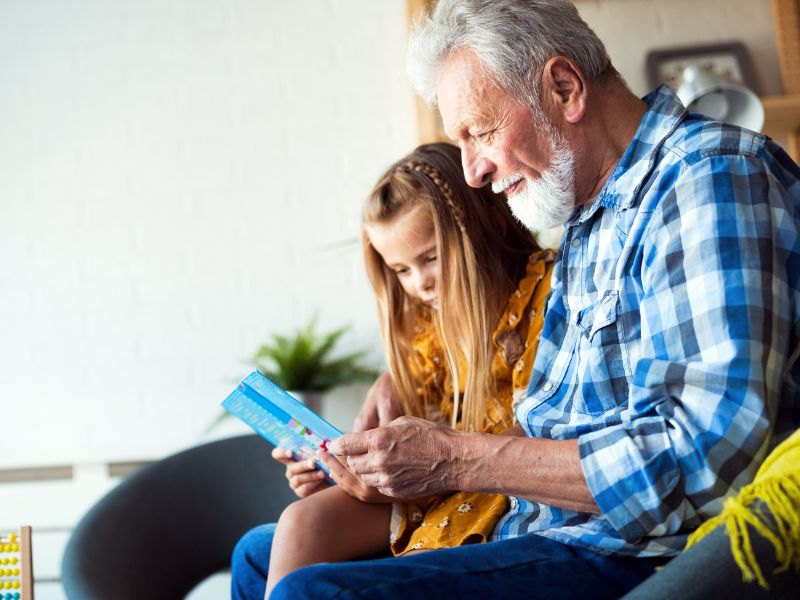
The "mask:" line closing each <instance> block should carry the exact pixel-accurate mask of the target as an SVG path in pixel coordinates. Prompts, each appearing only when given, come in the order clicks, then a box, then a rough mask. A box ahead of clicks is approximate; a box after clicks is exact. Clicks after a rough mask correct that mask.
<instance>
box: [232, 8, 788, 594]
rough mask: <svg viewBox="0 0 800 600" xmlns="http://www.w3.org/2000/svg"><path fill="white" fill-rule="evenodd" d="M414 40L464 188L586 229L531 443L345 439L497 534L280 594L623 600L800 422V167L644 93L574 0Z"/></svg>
mask: <svg viewBox="0 0 800 600" xmlns="http://www.w3.org/2000/svg"><path fill="white" fill-rule="evenodd" d="M409 52H410V58H409V71H410V73H411V76H412V79H413V81H414V83H415V85H416V86H417V88H418V90H419V92H420V93H421V94H422V95H423V97H425V98H426V99H427V100H429V101H431V102H435V103H437V104H438V106H439V110H440V112H441V115H442V120H443V123H444V127H445V131H446V132H447V134H448V136H450V137H451V138H452V139H453V140H454V141H455V142H457V143H458V145H459V146H460V147H461V151H462V156H463V166H464V174H465V177H466V179H467V181H468V182H469V183H470V184H471V185H473V186H484V185H491V186H492V187H493V188H494V189H495V190H496V191H503V192H505V194H506V195H507V197H508V202H509V204H510V206H511V208H512V210H513V211H514V213H515V214H516V215H517V217H518V218H519V219H520V220H521V221H522V222H524V223H525V224H526V225H528V226H529V227H530V228H531V229H540V228H543V227H552V226H554V225H559V224H566V231H565V234H564V238H563V241H562V245H561V249H560V252H559V257H558V262H557V264H556V266H555V270H554V276H553V281H552V294H551V297H550V299H549V301H548V304H547V313H546V315H545V324H544V330H543V332H542V337H541V342H540V345H539V351H538V355H537V358H536V363H535V367H534V374H533V378H532V380H531V383H530V387H529V389H528V394H527V396H526V397H525V398H524V399H523V400H522V401H521V402H520V404H519V405H518V407H517V409H516V416H517V419H518V421H519V423H520V425H521V427H522V429H523V430H524V436H522V437H500V436H493V435H489V434H481V433H470V432H456V431H452V430H450V429H448V428H446V427H443V426H439V425H436V424H432V423H429V422H426V421H423V420H420V419H415V418H410V417H402V418H400V419H396V420H394V421H392V422H391V423H389V424H388V425H386V426H382V427H379V428H376V429H373V430H370V431H366V432H362V433H354V434H349V435H345V436H343V437H342V438H340V439H339V440H337V441H335V442H333V443H332V444H331V451H332V452H333V453H334V454H336V455H338V457H339V459H340V460H341V461H343V462H345V463H346V465H347V466H348V468H349V469H350V470H351V471H352V472H354V473H356V474H357V475H358V476H360V477H361V478H362V480H363V481H364V482H366V483H368V484H370V485H373V486H375V487H377V488H378V489H379V490H380V491H382V492H383V493H385V494H388V495H390V496H394V497H397V498H410V497H416V496H423V495H427V494H432V493H437V492H442V491H445V490H453V489H459V490H469V491H478V492H495V493H498V492H499V493H504V494H507V495H509V496H510V499H511V502H510V509H509V511H508V513H507V514H506V515H505V517H504V518H503V519H501V521H500V523H499V524H498V525H497V527H496V529H495V531H494V535H493V539H494V541H493V542H490V543H488V544H483V545H479V546H466V547H461V548H452V549H447V550H439V551H434V552H429V553H425V554H420V555H415V556H410V557H405V558H401V559H384V560H376V561H372V562H369V563H364V562H361V563H350V564H343V565H317V566H314V567H308V568H305V569H302V570H300V571H297V572H295V573H293V574H292V575H290V576H288V577H287V578H285V579H284V581H283V582H281V583H280V584H279V585H278V586H277V587H276V588H275V596H277V597H284V596H285V597H294V598H297V597H348V598H349V597H364V598H378V597H400V596H401V595H403V596H405V595H409V596H413V597H433V596H434V595H435V596H440V595H442V594H444V593H455V594H466V593H470V594H473V595H474V597H482V598H483V597H487V598H491V597H500V596H506V595H507V594H509V593H511V594H515V595H517V596H519V597H556V598H580V597H591V598H604V597H618V596H620V595H622V594H623V593H624V592H625V591H626V590H627V589H630V588H631V587H633V586H635V585H636V584H637V583H638V582H639V581H641V580H642V579H644V578H645V577H647V576H648V574H650V573H652V571H653V569H654V568H655V566H656V565H657V564H660V563H661V562H663V561H664V560H665V559H666V558H668V557H670V556H673V555H675V554H676V553H678V552H680V550H681V549H682V548H683V546H684V543H685V540H686V536H687V533H688V532H690V531H692V530H693V529H694V528H696V527H697V526H698V525H699V524H700V523H701V522H702V521H703V520H705V519H707V518H708V517H710V516H712V515H714V514H716V513H718V512H719V510H720V508H721V505H722V500H723V498H724V497H725V496H726V495H728V494H730V493H732V492H733V491H735V490H736V489H738V488H739V487H741V486H742V485H743V484H745V483H747V482H749V481H750V480H751V479H752V477H753V475H754V473H755V470H756V468H757V467H758V465H759V463H760V461H761V460H762V459H763V458H764V456H765V454H766V452H767V451H768V450H769V449H770V448H771V447H772V446H773V445H774V444H775V443H776V442H777V441H778V440H780V439H781V438H782V437H784V436H785V435H786V434H787V433H788V432H789V431H790V430H792V429H793V428H795V427H796V426H797V422H798V417H800V387H799V385H798V384H800V367H798V365H797V364H796V361H795V359H796V358H797V353H798V348H800V281H799V280H800V169H798V167H797V165H796V164H794V163H793V162H792V161H791V159H790V158H789V157H788V156H787V155H786V154H785V153H784V152H783V151H782V150H781V149H780V148H779V147H778V146H776V145H775V144H774V143H773V142H772V141H771V140H769V139H768V138H766V137H764V136H761V135H757V134H755V133H752V132H749V131H745V130H742V129H739V128H737V127H733V126H728V125H723V124H720V123H716V122H712V121H709V120H706V119H704V118H702V117H700V116H698V115H693V114H687V112H686V110H685V109H684V107H683V106H682V105H681V104H680V102H679V101H678V100H677V99H676V97H675V96H674V95H673V94H672V92H671V91H670V90H669V89H668V88H665V87H662V88H660V89H658V90H656V91H655V92H653V93H652V94H650V95H649V96H647V97H646V98H645V99H644V100H639V99H638V98H636V97H635V96H634V95H633V94H632V93H631V92H630V91H629V90H628V89H627V87H626V86H625V83H624V82H623V81H622V79H621V77H620V76H619V74H618V73H617V72H616V71H615V70H614V68H613V67H612V66H611V64H610V61H609V59H608V56H607V54H606V51H605V49H604V47H603V44H602V43H601V42H600V40H599V39H598V38H597V36H596V35H595V34H594V33H593V32H592V31H591V30H590V29H589V27H588V26H587V25H586V24H585V23H584V22H583V21H582V20H581V19H580V17H579V16H578V14H577V11H576V10H575V8H574V6H572V5H571V4H570V3H569V2H566V1H561V0H538V1H536V0H441V1H440V2H439V4H438V6H437V8H436V10H435V12H434V14H433V15H432V17H431V19H430V20H429V21H428V22H427V23H425V24H424V25H423V26H422V27H421V28H420V29H418V30H417V31H416V32H415V35H414V37H413V38H412V42H411V46H410V51H409ZM241 560H242V559H241V558H240V559H239V561H240V562H241Z"/></svg>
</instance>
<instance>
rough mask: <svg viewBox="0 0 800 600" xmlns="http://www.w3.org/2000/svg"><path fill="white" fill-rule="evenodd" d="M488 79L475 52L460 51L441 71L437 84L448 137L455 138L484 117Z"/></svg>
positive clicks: (437, 96) (444, 63)
mask: <svg viewBox="0 0 800 600" xmlns="http://www.w3.org/2000/svg"><path fill="white" fill-rule="evenodd" d="M487 85H488V79H487V78H486V76H485V75H484V74H483V70H482V68H481V63H480V61H479V60H478V57H477V56H476V55H475V53H474V52H472V51H471V50H468V49H464V50H458V51H456V52H454V53H453V54H452V55H450V56H449V57H448V58H447V59H446V60H445V61H444V62H443V63H442V66H441V67H440V68H439V73H438V78H437V81H436V98H437V100H438V104H439V112H440V113H441V115H442V124H443V125H444V129H445V131H446V132H447V134H448V135H449V136H451V137H455V135H456V134H457V133H458V130H459V129H460V128H461V127H463V126H464V125H465V124H466V122H467V121H469V120H470V119H473V118H478V117H480V114H481V113H482V112H483V110H482V108H481V97H482V96H483V95H484V94H485V92H486V86H487Z"/></svg>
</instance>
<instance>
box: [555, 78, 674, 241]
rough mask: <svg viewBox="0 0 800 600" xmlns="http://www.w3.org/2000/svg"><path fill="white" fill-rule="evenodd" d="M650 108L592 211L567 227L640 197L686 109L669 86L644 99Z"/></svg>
mask: <svg viewBox="0 0 800 600" xmlns="http://www.w3.org/2000/svg"><path fill="white" fill-rule="evenodd" d="M643 100H644V102H645V104H647V106H648V108H647V111H646V112H645V114H644V117H643V118H642V120H641V122H640V123H639V128H638V129H637V130H636V134H635V135H634V136H633V140H632V141H631V143H630V144H629V145H628V148H627V150H625V153H624V154H623V155H622V158H620V160H619V162H618V163H617V166H616V167H615V168H614V171H613V172H612V173H611V176H610V177H609V178H608V180H607V181H606V183H605V185H604V186H603V189H602V190H601V191H600V193H599V194H598V195H597V198H596V199H595V201H594V202H592V204H591V205H589V207H588V208H583V209H581V208H579V209H577V210H576V211H575V214H574V215H573V216H572V218H571V219H570V220H569V221H568V222H567V223H566V226H567V227H571V226H573V225H577V224H580V223H585V222H586V221H588V220H589V219H590V218H591V217H592V215H594V213H595V212H597V210H598V209H599V208H601V207H603V208H610V209H612V210H617V211H619V210H625V209H628V208H630V206H631V204H632V203H633V201H634V200H635V199H636V198H638V197H639V191H640V189H641V187H642V184H643V182H644V180H645V179H646V178H647V176H648V175H649V174H650V172H651V171H652V170H653V167H654V166H655V163H656V157H657V154H658V151H659V150H660V149H661V146H662V145H663V143H664V140H666V139H667V137H669V135H670V134H672V132H673V131H675V128H676V127H678V125H679V124H680V123H681V121H683V119H684V117H685V115H686V112H687V111H686V108H685V107H684V106H683V104H681V101H680V100H679V99H678V97H677V96H676V95H675V93H674V92H673V91H672V90H671V89H670V88H669V87H667V86H666V85H662V86H660V87H659V88H658V89H656V90H655V91H653V92H651V93H650V94H648V95H647V96H645V97H644V98H643Z"/></svg>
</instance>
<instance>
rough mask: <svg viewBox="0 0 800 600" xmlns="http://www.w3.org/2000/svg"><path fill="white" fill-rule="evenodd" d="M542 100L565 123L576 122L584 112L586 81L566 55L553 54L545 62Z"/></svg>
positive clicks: (581, 117)
mask: <svg viewBox="0 0 800 600" xmlns="http://www.w3.org/2000/svg"><path fill="white" fill-rule="evenodd" d="M542 100H543V104H544V105H546V106H547V108H549V109H550V110H553V111H555V112H556V113H557V114H560V115H561V117H562V118H563V119H564V120H565V121H566V122H567V123H572V124H574V123H578V122H579V121H580V120H581V119H583V117H584V115H585V114H586V81H585V79H584V78H583V73H581V71H580V69H579V68H578V67H577V66H576V65H575V63H573V62H572V61H571V60H570V59H568V58H567V57H565V56H554V57H553V58H551V59H550V60H548V61H547V64H545V66H544V70H543V71H542ZM543 108H544V106H543Z"/></svg>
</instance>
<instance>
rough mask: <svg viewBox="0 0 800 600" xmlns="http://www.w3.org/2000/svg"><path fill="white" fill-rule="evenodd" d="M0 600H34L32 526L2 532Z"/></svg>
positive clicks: (0, 535) (0, 546)
mask: <svg viewBox="0 0 800 600" xmlns="http://www.w3.org/2000/svg"><path fill="white" fill-rule="evenodd" d="M0 600H33V560H32V555H31V528H30V527H28V526H25V527H20V528H19V533H16V532H11V533H8V534H0Z"/></svg>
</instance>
